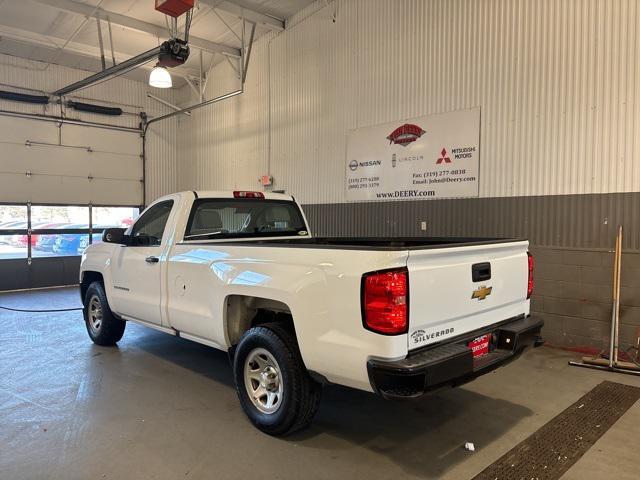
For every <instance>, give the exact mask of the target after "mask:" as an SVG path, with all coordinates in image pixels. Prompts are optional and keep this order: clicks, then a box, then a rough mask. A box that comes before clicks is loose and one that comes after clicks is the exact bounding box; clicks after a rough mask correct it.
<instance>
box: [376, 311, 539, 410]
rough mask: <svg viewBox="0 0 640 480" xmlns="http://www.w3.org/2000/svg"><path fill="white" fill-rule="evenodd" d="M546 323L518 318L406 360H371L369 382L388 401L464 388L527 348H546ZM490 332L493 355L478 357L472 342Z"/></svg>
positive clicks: (427, 349) (421, 351) (413, 353)
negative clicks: (438, 390)
mask: <svg viewBox="0 0 640 480" xmlns="http://www.w3.org/2000/svg"><path fill="white" fill-rule="evenodd" d="M543 324H544V322H543V320H542V319H541V318H539V317H536V316H528V317H518V318H516V319H513V320H511V321H507V322H503V323H498V324H496V325H494V326H493V327H487V328H485V329H482V330H478V331H476V332H471V333H469V334H468V335H464V336H462V337H460V338H456V339H454V340H453V341H451V342H448V343H446V344H443V345H437V346H435V347H432V348H426V349H422V350H420V351H417V352H412V353H411V354H410V355H408V356H407V357H406V358H404V359H402V360H396V361H386V360H375V359H371V360H369V361H368V362H367V371H368V373H369V381H370V382H371V386H372V387H373V390H374V391H375V392H376V393H378V394H380V395H381V396H383V397H385V398H413V397H418V396H420V395H423V394H425V393H427V392H429V391H432V390H435V389H437V388H440V387H443V386H447V385H451V386H457V385H462V384H463V383H467V382H469V381H471V380H473V379H474V378H476V377H479V376H480V375H484V374H485V373H488V372H490V371H492V370H494V369H496V368H498V367H500V366H502V365H505V364H507V363H508V362H510V361H511V360H514V359H516V358H517V357H518V356H519V355H520V354H521V353H522V352H523V351H524V350H525V349H526V348H527V347H531V346H534V347H537V346H539V345H542V343H543V342H542V338H541V337H540V331H541V329H542V326H543ZM487 333H492V334H493V336H492V342H491V350H490V352H489V353H487V354H486V355H483V356H481V357H477V358H474V357H473V353H472V350H471V348H469V346H468V343H469V342H470V341H471V340H473V339H474V338H476V337H478V336H480V335H484V334H487Z"/></svg>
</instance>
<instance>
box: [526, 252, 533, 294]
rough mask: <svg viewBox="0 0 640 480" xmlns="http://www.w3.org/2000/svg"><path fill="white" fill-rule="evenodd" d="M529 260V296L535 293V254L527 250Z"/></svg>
mask: <svg viewBox="0 0 640 480" xmlns="http://www.w3.org/2000/svg"><path fill="white" fill-rule="evenodd" d="M527 262H528V268H529V277H528V280H527V298H530V297H531V294H532V293H533V255H531V254H530V253H529V252H527Z"/></svg>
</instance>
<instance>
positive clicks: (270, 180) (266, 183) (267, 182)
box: [258, 175, 273, 187]
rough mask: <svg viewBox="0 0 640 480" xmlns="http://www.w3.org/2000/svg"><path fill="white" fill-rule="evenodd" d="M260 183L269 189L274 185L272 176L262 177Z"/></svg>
mask: <svg viewBox="0 0 640 480" xmlns="http://www.w3.org/2000/svg"><path fill="white" fill-rule="evenodd" d="M258 181H259V182H260V185H262V186H263V187H268V186H269V185H272V184H273V177H272V176H271V175H262V176H261V177H260V180H258Z"/></svg>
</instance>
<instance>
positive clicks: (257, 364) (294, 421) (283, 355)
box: [233, 324, 321, 436]
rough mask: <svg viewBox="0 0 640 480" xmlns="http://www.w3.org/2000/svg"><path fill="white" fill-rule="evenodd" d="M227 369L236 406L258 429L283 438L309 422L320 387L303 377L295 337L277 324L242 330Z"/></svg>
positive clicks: (307, 376)
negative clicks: (230, 371) (230, 369)
mask: <svg viewBox="0 0 640 480" xmlns="http://www.w3.org/2000/svg"><path fill="white" fill-rule="evenodd" d="M233 370H234V376H235V383H236V390H237V392H238V397H239V399H240V405H241V406H242V409H243V410H244V412H245V414H246V415H247V416H248V417H249V420H251V422H252V423H253V424H254V425H255V426H256V427H257V428H258V429H260V430H262V431H263V432H265V433H267V434H269V435H276V436H280V435H288V434H290V433H293V432H295V431H297V430H300V429H302V428H305V427H306V426H308V425H309V424H310V423H311V421H312V420H313V417H314V415H315V413H316V411H317V410H318V405H319V403H320V394H321V387H320V385H319V384H318V383H316V382H314V381H313V379H312V378H311V377H310V376H309V373H308V372H307V370H306V368H305V367H304V364H303V362H302V358H301V356H300V351H299V350H298V346H297V343H296V340H295V338H294V337H293V335H292V334H291V333H289V332H288V331H287V330H286V329H285V328H284V327H283V326H281V325H278V324H265V325H261V326H258V327H254V328H251V329H250V330H248V331H247V332H246V333H245V334H244V335H243V336H242V338H241V339H240V342H239V344H238V348H237V349H236V352H235V356H234V361H233Z"/></svg>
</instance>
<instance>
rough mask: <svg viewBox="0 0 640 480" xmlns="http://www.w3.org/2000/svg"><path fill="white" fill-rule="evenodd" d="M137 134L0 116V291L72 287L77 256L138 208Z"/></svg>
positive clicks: (126, 222)
mask: <svg viewBox="0 0 640 480" xmlns="http://www.w3.org/2000/svg"><path fill="white" fill-rule="evenodd" d="M141 154H142V137H141V136H140V132H139V131H134V130H119V129H111V128H100V127H94V126H85V125H77V124H60V123H57V122H51V121H44V120H38V119H31V118H19V117H9V116H2V115H0V185H2V186H3V188H2V189H0V290H14V289H23V288H36V287H46V286H53V285H69V284H73V283H77V279H78V269H79V264H80V255H81V254H82V251H83V250H84V248H86V246H87V245H89V244H91V243H95V242H99V241H101V237H102V232H103V231H104V229H105V228H108V227H128V226H129V225H131V223H132V222H133V219H134V218H135V217H136V216H137V214H138V206H139V205H141V204H142V203H143V191H144V188H143V160H142V156H141Z"/></svg>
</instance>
